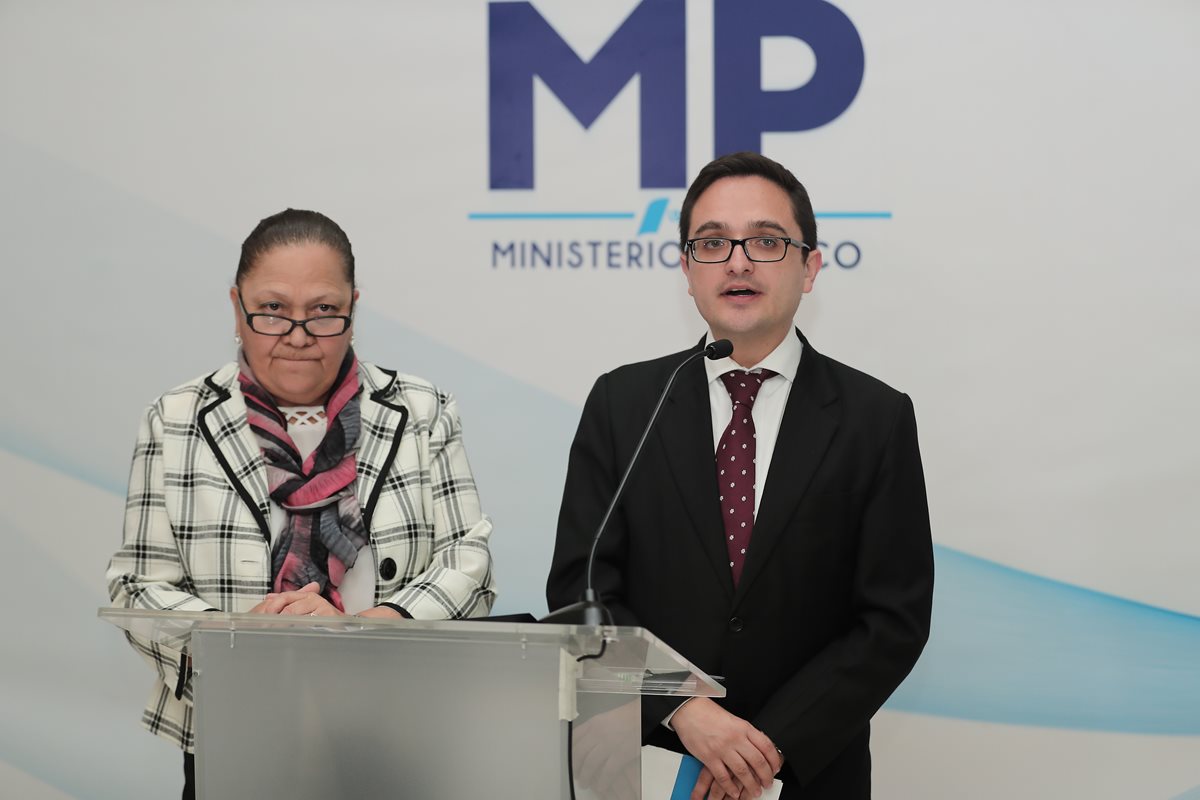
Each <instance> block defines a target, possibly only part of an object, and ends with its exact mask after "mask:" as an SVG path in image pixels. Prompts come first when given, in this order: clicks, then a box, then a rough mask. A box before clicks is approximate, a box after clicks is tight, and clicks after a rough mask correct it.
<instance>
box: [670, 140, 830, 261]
mask: <svg viewBox="0 0 1200 800" xmlns="http://www.w3.org/2000/svg"><path fill="white" fill-rule="evenodd" d="M742 175H757V176H759V177H761V178H766V179H767V180H769V181H771V183H774V184H775V185H776V186H778V187H779V188H780V189H783V191H784V192H785V193H786V194H787V196H788V199H789V200H790V201H791V203H792V216H794V217H795V218H796V224H797V225H799V226H800V235H801V236H802V237H803V238H804V243H805V244H806V245H808V247H809V252H812V251H813V250H816V249H817V218H816V216H815V215H814V214H813V209H812V201H811V200H809V199H808V190H807V189H805V188H804V185H803V184H802V183H800V181H798V180H796V176H795V175H793V174H792V173H791V172H790V171H789V170H788V168H787V167H785V166H783V165H782V164H780V163H779V162H778V161H772V160H771V159H769V158H767V157H766V156H764V155H761V154H759V153H751V152H748V151H747V152H741V153H731V154H730V155H727V156H721V157H720V158H718V159H715V160H713V161H710V162H709V163H708V164H707V165H706V166H705V167H704V169H702V170H700V174H699V175H697V176H696V180H694V181H692V185H691V186H689V187H688V190H687V195H686V196H684V198H683V206H682V207H681V208H680V209H679V247H680V249H685V250H686V248H687V244H686V243H687V239H688V229H689V228H691V226H692V208H693V207H695V205H696V201H697V200H699V199H700V195H702V194H704V192H705V191H706V190H707V189H708V187H710V186H712V185H713V184H714V183H716V182H717V181H719V180H721V179H722V178H736V177H740V176H742Z"/></svg>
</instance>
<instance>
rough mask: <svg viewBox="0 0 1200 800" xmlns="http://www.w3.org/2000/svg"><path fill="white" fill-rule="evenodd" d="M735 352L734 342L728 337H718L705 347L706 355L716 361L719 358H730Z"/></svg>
mask: <svg viewBox="0 0 1200 800" xmlns="http://www.w3.org/2000/svg"><path fill="white" fill-rule="evenodd" d="M732 354H733V342H731V341H729V340H728V339H717V340H716V341H715V342H713V343H712V344H710V345H709V346H708V347H706V348H704V357H705V358H711V359H712V360H713V361H716V360H717V359H718V358H728V357H729V356H730V355H732Z"/></svg>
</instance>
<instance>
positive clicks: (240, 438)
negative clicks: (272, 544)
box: [197, 364, 271, 541]
mask: <svg viewBox="0 0 1200 800" xmlns="http://www.w3.org/2000/svg"><path fill="white" fill-rule="evenodd" d="M237 374H238V367H237V364H230V365H228V366H225V367H222V368H221V369H219V370H218V371H216V372H214V373H213V374H212V375H209V376H208V377H207V378H206V379H205V384H206V385H207V386H208V388H209V390H210V391H211V392H212V393H213V398H212V400H211V401H210V402H207V403H206V404H205V405H204V407H203V408H201V409H200V413H199V415H198V417H197V424H198V426H199V428H200V434H201V436H202V437H203V438H204V441H205V442H206V443H207V445H208V447H209V449H210V450H211V451H212V454H213V456H214V457H215V458H216V460H217V463H218V464H220V465H221V470H222V471H223V472H224V473H225V477H226V479H227V480H228V481H229V485H230V486H231V487H232V488H233V490H234V491H235V492H237V494H238V496H239V497H241V499H242V502H244V503H245V504H246V507H247V508H248V509H249V510H250V513H251V514H253V515H254V518H255V520H256V521H257V522H258V527H259V528H260V529H261V530H262V534H263V538H264V539H266V540H267V541H270V540H271V529H270V525H269V522H268V519H269V514H270V506H269V497H268V494H267V465H266V462H264V461H263V458H262V451H261V449H260V448H259V446H258V440H257V439H256V438H255V436H254V432H253V431H251V430H250V423H249V422H247V421H246V401H245V400H244V399H243V397H242V392H241V390H240V389H239V388H238V386H237Z"/></svg>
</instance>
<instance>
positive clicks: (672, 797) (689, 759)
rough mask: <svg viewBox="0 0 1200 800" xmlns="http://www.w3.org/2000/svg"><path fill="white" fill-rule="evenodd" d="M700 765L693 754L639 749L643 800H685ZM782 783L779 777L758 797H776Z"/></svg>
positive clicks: (659, 749) (649, 748)
mask: <svg viewBox="0 0 1200 800" xmlns="http://www.w3.org/2000/svg"><path fill="white" fill-rule="evenodd" d="M703 766H704V765H703V764H701V763H700V761H699V760H698V759H696V758H695V757H693V756H688V755H681V754H679V753H675V752H672V751H670V750H664V749H663V748H661V747H653V746H650V745H647V746H645V747H643V748H642V800H688V798H689V797H691V796H692V789H693V788H695V786H696V779H697V778H699V777H700V770H701V769H702V768H703ZM782 789H783V784H782V783H780V782H779V781H778V780H776V781H775V782H774V784H773V785H772V786H771V788H770V789H767V790H766V791H764V792H763V793H762V794H761V795H760V797H761V798H762V799H763V800H778V798H779V792H780V791H781V790H782Z"/></svg>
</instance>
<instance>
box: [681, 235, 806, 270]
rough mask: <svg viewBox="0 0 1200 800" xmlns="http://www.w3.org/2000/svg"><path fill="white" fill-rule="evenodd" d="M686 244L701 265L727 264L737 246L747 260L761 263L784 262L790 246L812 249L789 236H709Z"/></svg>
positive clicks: (688, 241)
mask: <svg viewBox="0 0 1200 800" xmlns="http://www.w3.org/2000/svg"><path fill="white" fill-rule="evenodd" d="M686 244H687V249H688V252H689V253H691V254H692V258H693V259H694V260H695V261H697V262H699V263H701V264H723V263H725V262H726V261H728V260H729V259H730V257H731V256H733V248H734V246H735V245H741V246H742V252H743V253H745V254H746V258H748V259H750V260H751V261H759V262H764V261H765V262H771V261H783V257H784V256H786V255H787V249H788V245H789V244H790V245H791V246H792V247H796V248H802V249H804V250H811V249H812V248H811V247H809V246H808V245H806V244H805V243H804V242H797V241H796V240H795V239H789V238H788V237H787V236H751V237H750V238H749V239H726V238H724V237H719V236H708V237H705V238H703V239H688V240H687V242H686Z"/></svg>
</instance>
